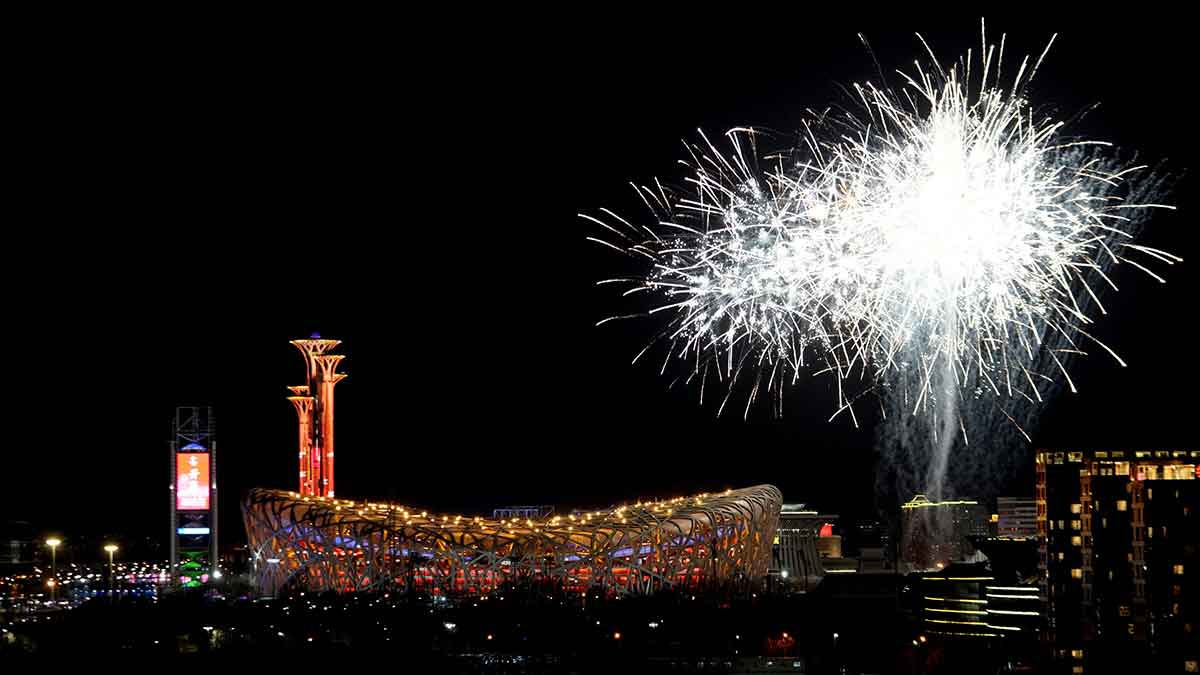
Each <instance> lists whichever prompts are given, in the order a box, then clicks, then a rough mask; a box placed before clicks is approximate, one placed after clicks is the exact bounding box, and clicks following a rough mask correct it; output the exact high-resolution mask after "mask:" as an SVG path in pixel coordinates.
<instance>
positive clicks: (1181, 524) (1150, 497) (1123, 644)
mask: <svg viewBox="0 0 1200 675" xmlns="http://www.w3.org/2000/svg"><path fill="white" fill-rule="evenodd" d="M1035 462H1036V474H1037V483H1036V500H1035V501H1036V507H1037V531H1038V552H1039V556H1040V558H1041V561H1040V570H1039V571H1040V577H1041V579H1040V581H1041V585H1042V588H1043V590H1044V592H1045V595H1046V599H1047V613H1048V622H1047V638H1048V639H1049V640H1050V641H1052V642H1053V644H1054V649H1055V654H1056V656H1057V657H1058V658H1059V659H1060V660H1061V663H1062V664H1063V672H1071V673H1086V672H1115V671H1113V670H1112V669H1113V668H1114V667H1117V668H1121V667H1128V668H1133V669H1136V671H1137V672H1187V671H1186V668H1187V667H1191V666H1190V665H1189V664H1194V662H1195V661H1196V660H1197V659H1198V658H1200V657H1198V652H1200V649H1198V648H1197V645H1200V633H1198V628H1200V627H1198V626H1197V611H1196V606H1197V604H1198V601H1200V598H1198V597H1197V592H1198V590H1197V578H1198V574H1200V570H1198V568H1200V561H1198V560H1197V550H1196V549H1197V536H1196V533H1197V532H1200V523H1198V522H1197V512H1196V511H1197V508H1198V507H1200V503H1198V502H1200V480H1197V478H1200V469H1198V468H1197V467H1198V466H1200V451H1197V450H1088V451H1044V450H1043V451H1039V452H1037V453H1036V457H1035ZM1129 672H1135V670H1130V671H1129Z"/></svg>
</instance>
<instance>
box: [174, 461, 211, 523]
mask: <svg viewBox="0 0 1200 675" xmlns="http://www.w3.org/2000/svg"><path fill="white" fill-rule="evenodd" d="M208 483H209V480H208V453H206V452H178V453H175V508H176V509H177V510H179V511H207V510H208V507H209V504H208V494H209V492H208Z"/></svg>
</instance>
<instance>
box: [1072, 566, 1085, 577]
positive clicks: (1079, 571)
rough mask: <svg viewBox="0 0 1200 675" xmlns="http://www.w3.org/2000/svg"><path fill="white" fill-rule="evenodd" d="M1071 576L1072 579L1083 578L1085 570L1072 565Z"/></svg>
mask: <svg viewBox="0 0 1200 675" xmlns="http://www.w3.org/2000/svg"><path fill="white" fill-rule="evenodd" d="M1071 578H1072V579H1082V578H1083V570H1082V569H1080V568H1078V567H1072V568H1071Z"/></svg>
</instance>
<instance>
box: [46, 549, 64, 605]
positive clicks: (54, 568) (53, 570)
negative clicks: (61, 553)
mask: <svg viewBox="0 0 1200 675" xmlns="http://www.w3.org/2000/svg"><path fill="white" fill-rule="evenodd" d="M61 543H62V539H58V538H57V537H50V538H49V539H47V540H46V545H47V546H49V547H50V581H52V582H54V583H52V584H50V602H54V591H55V590H56V588H57V586H58V560H57V556H56V553H57V552H58V545H59V544H61Z"/></svg>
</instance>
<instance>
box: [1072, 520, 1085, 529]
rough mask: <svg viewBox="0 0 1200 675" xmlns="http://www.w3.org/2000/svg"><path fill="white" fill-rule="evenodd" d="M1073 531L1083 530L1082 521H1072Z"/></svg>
mask: <svg viewBox="0 0 1200 675" xmlns="http://www.w3.org/2000/svg"><path fill="white" fill-rule="evenodd" d="M1071 529H1072V530H1080V529H1083V523H1081V522H1080V521H1078V520H1072V521H1071Z"/></svg>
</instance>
